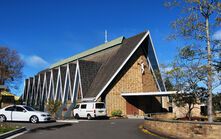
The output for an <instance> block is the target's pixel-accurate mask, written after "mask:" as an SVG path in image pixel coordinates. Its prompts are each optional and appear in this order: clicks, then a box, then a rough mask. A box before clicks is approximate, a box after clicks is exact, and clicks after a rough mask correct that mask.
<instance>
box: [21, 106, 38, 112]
mask: <svg viewBox="0 0 221 139" xmlns="http://www.w3.org/2000/svg"><path fill="white" fill-rule="evenodd" d="M24 108H25V109H26V110H27V111H35V109H33V108H32V107H28V106H24Z"/></svg>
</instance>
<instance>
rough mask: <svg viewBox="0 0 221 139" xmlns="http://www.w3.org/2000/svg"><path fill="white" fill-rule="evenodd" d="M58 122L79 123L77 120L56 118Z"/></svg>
mask: <svg viewBox="0 0 221 139" xmlns="http://www.w3.org/2000/svg"><path fill="white" fill-rule="evenodd" d="M56 122H58V123H79V120H56Z"/></svg>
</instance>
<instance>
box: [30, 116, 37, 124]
mask: <svg viewBox="0 0 221 139" xmlns="http://www.w3.org/2000/svg"><path fill="white" fill-rule="evenodd" d="M30 122H31V123H33V124H36V123H38V117H37V116H32V117H31V118H30Z"/></svg>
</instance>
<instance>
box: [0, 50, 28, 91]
mask: <svg viewBox="0 0 221 139" xmlns="http://www.w3.org/2000/svg"><path fill="white" fill-rule="evenodd" d="M23 66H24V63H23V61H22V60H21V58H20V56H19V55H18V53H17V52H16V51H15V50H11V49H9V48H7V47H2V46H0V85H7V86H11V87H17V86H16V84H13V83H14V82H16V81H19V80H20V79H21V78H22V76H23V74H22V68H23Z"/></svg>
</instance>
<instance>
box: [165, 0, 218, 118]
mask: <svg viewBox="0 0 221 139" xmlns="http://www.w3.org/2000/svg"><path fill="white" fill-rule="evenodd" d="M165 6H166V7H179V9H180V10H181V15H182V16H181V18H178V19H177V20H175V21H174V22H173V23H172V28H173V29H174V33H172V35H171V36H170V38H171V39H182V40H185V41H187V43H188V44H190V46H194V47H195V50H196V51H197V52H198V54H199V55H198V56H200V58H204V65H205V66H204V67H205V70H206V71H207V84H206V86H207V89H208V96H209V97H208V116H209V118H208V120H209V122H212V121H213V117H212V90H213V88H214V86H213V76H214V69H215V67H216V68H217V69H220V55H219V54H217V53H220V46H221V40H218V39H217V38H214V37H211V34H214V32H215V31H217V30H218V29H220V25H221V2H220V1H219V0H179V1H177V0H172V1H171V0H170V1H168V2H166V3H165ZM195 56H197V55H195Z"/></svg>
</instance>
